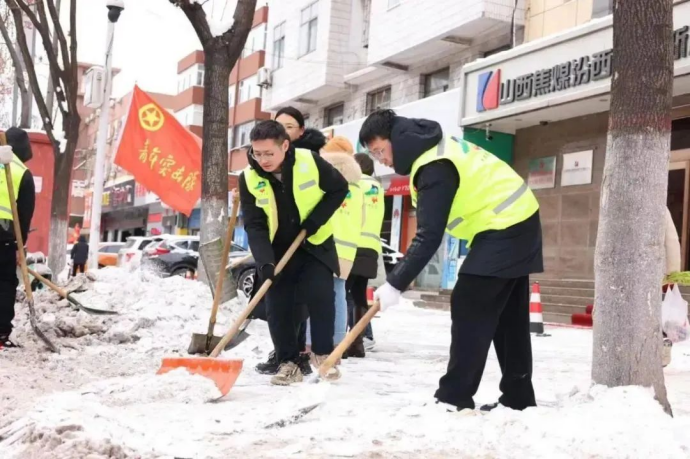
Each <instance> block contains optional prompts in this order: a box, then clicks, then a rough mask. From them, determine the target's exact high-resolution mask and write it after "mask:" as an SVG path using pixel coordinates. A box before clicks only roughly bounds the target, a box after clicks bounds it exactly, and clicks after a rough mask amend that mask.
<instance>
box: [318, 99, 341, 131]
mask: <svg viewBox="0 0 690 459" xmlns="http://www.w3.org/2000/svg"><path fill="white" fill-rule="evenodd" d="M325 112H326V113H325V114H324V115H325V116H324V126H323V127H325V128H327V127H329V126H336V125H339V124H343V121H344V120H345V104H338V105H333V106H332V107H328V108H327V109H326V110H325Z"/></svg>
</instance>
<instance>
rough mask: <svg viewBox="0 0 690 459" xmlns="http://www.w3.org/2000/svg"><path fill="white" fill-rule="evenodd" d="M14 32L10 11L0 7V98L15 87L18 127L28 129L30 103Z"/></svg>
mask: <svg viewBox="0 0 690 459" xmlns="http://www.w3.org/2000/svg"><path fill="white" fill-rule="evenodd" d="M14 30H15V29H14V24H13V19H12V15H11V14H10V9H9V8H8V6H7V4H2V5H0V36H2V41H3V42H4V45H3V46H2V47H0V48H1V51H0V97H3V98H6V97H9V96H10V94H12V90H13V87H14V85H16V86H17V91H18V93H19V97H20V100H21V115H20V118H19V127H21V128H30V127H31V103H32V101H31V96H30V95H29V90H28V87H27V85H26V79H25V77H24V64H23V63H22V59H21V56H20V55H19V53H18V52H17V49H16V47H15V45H14V44H15V42H16V41H15V39H14V37H15V34H14ZM10 64H11V68H10ZM9 75H13V78H7V77H8V76H9ZM12 80H14V81H12ZM5 100H7V99H5ZM14 122H15V120H9V119H8V122H7V123H3V124H8V125H9V124H13V123H14Z"/></svg>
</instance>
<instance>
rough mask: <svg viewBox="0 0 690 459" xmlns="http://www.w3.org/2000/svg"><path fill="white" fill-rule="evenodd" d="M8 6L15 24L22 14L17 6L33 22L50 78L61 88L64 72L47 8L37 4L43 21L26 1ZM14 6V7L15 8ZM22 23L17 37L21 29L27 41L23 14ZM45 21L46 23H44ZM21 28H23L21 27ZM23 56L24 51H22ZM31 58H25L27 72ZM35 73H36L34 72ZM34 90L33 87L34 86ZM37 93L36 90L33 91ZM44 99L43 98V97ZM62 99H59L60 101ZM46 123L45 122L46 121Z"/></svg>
mask: <svg viewBox="0 0 690 459" xmlns="http://www.w3.org/2000/svg"><path fill="white" fill-rule="evenodd" d="M7 2H8V4H9V5H10V8H11V9H12V14H13V16H14V18H15V22H16V21H17V16H16V14H19V13H20V12H19V11H18V10H17V9H16V7H17V6H19V8H21V10H22V12H23V13H24V14H25V15H26V17H28V18H29V21H31V24H32V25H33V26H34V27H35V28H36V31H37V32H38V33H39V35H40V36H41V41H42V42H43V47H44V48H45V52H46V56H47V57H48V65H49V67H50V72H49V73H50V78H51V80H53V85H54V86H55V87H56V88H57V87H58V86H60V79H64V72H63V71H62V69H61V68H60V66H59V65H58V57H57V55H56V53H55V50H53V46H52V43H51V39H50V33H49V30H50V27H48V23H47V17H46V12H45V7H44V6H43V2H41V1H39V2H36V3H35V4H36V5H37V8H38V14H39V15H41V18H42V19H43V21H41V20H39V19H38V18H37V17H36V15H35V14H34V12H33V11H31V7H30V6H29V5H27V3H26V1H25V0H7ZM13 5H14V6H13ZM19 18H20V22H19V24H15V25H16V26H17V36H19V30H20V29H21V33H22V35H24V38H25V39H26V35H25V34H24V22H23V21H22V20H21V14H19ZM44 21H45V22H44ZM20 26H21V27H20ZM22 54H24V53H23V50H22ZM27 59H29V60H31V58H30V57H29V58H27V57H26V56H25V57H24V62H25V64H26V69H27V71H28V70H29V64H28V63H26V60H27ZM31 67H32V68H33V67H34V66H33V62H32V63H31ZM34 73H35V71H34ZM34 76H35V75H34ZM29 78H31V75H29ZM32 89H33V86H32ZM33 90H34V91H35V89H33ZM41 97H43V96H41ZM59 100H60V99H59V98H58V101H59ZM60 111H62V114H63V116H64V115H65V111H64V109H63V108H62V107H61V108H60ZM41 117H42V118H45V117H46V115H44V114H43V113H41ZM44 121H45V120H44Z"/></svg>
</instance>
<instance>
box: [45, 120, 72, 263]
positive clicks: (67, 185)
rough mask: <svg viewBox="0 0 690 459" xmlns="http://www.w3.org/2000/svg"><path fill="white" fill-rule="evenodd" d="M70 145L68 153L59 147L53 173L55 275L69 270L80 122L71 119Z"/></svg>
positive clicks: (51, 255)
mask: <svg viewBox="0 0 690 459" xmlns="http://www.w3.org/2000/svg"><path fill="white" fill-rule="evenodd" d="M63 127H64V129H65V137H66V138H67V145H66V148H65V152H64V153H61V152H60V146H59V145H55V169H54V170H53V199H52V201H51V203H50V249H49V252H48V253H49V255H48V267H49V268H50V269H51V271H53V273H54V274H55V275H57V274H59V273H60V272H62V270H63V269H64V268H65V263H66V258H67V230H68V227H69V198H70V190H71V189H72V187H71V184H72V164H73V163H74V153H75V151H76V149H77V139H78V136H79V118H78V117H75V116H69V117H67V118H66V119H65V120H64V121H63Z"/></svg>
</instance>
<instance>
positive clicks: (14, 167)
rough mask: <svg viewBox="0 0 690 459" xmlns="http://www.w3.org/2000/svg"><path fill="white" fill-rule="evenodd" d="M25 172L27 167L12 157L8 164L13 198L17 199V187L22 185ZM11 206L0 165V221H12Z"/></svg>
mask: <svg viewBox="0 0 690 459" xmlns="http://www.w3.org/2000/svg"><path fill="white" fill-rule="evenodd" d="M26 171H27V167H26V166H25V165H24V163H22V161H21V160H20V159H19V158H18V157H17V155H14V158H13V159H12V162H11V163H10V172H11V173H12V188H13V189H14V198H15V199H17V197H19V185H21V183H22V178H23V177H24V174H25V173H26ZM11 206H12V204H11V203H10V192H9V189H8V187H7V179H6V178H5V165H4V164H0V220H9V221H12V220H14V217H13V215H12V207H11Z"/></svg>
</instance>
